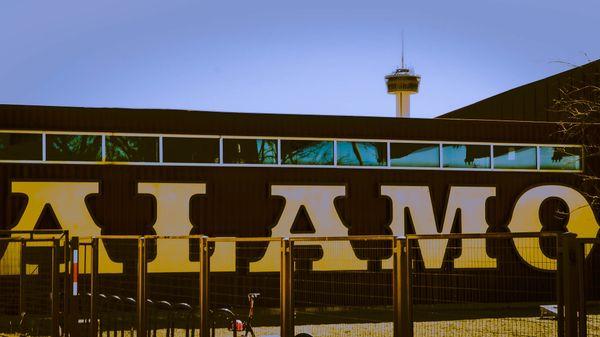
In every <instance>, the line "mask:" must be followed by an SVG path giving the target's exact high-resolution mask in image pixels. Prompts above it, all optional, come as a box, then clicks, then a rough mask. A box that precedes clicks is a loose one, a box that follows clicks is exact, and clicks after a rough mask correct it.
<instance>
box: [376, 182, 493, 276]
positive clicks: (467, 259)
mask: <svg viewBox="0 0 600 337" xmlns="http://www.w3.org/2000/svg"><path fill="white" fill-rule="evenodd" d="M381 195H385V196H388V197H389V198H390V199H391V200H392V222H391V224H390V228H391V229H392V232H393V233H394V235H398V236H403V235H405V233H406V224H405V223H404V210H405V209H406V210H408V211H409V212H410V214H411V216H412V220H413V223H414V227H415V233H416V234H449V233H450V230H451V227H452V222H453V220H454V217H455V215H456V211H457V210H458V209H460V210H461V223H462V230H463V233H485V232H486V230H487V227H488V224H487V222H486V219H485V202H486V200H487V199H488V198H490V197H493V196H495V195H496V189H495V188H494V187H454V186H453V187H451V188H450V196H449V197H448V204H447V206H446V213H445V214H444V221H443V223H442V231H441V232H440V233H438V231H437V226H436V220H435V215H434V213H433V203H432V200H431V194H430V191H429V188H428V187H426V186H381ZM447 245H448V240H441V239H440V240H437V239H436V240H419V248H420V250H421V255H422V256H423V263H424V264H425V268H428V269H429V268H431V269H439V268H441V267H442V263H443V260H444V254H445V253H446V247H447ZM389 263H390V261H386V262H385V265H386V266H387V265H388V264H389ZM454 267H455V268H495V267H496V259H493V258H490V257H489V256H488V255H487V252H486V250H485V240H484V239H469V240H463V242H462V250H461V256H460V257H459V258H457V259H456V260H454Z"/></svg>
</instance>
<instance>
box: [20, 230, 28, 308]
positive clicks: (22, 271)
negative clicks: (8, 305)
mask: <svg viewBox="0 0 600 337" xmlns="http://www.w3.org/2000/svg"><path fill="white" fill-rule="evenodd" d="M26 250H27V241H25V239H24V238H21V254H19V315H21V314H23V313H24V312H25V311H26V308H25V294H26V292H25V277H26V276H27V264H26V263H25V251H26Z"/></svg>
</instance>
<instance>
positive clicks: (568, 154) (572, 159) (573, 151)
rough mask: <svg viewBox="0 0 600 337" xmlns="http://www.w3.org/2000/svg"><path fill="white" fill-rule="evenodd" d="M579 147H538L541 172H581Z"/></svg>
mask: <svg viewBox="0 0 600 337" xmlns="http://www.w3.org/2000/svg"><path fill="white" fill-rule="evenodd" d="M581 156H582V151H581V148H580V147H557V146H540V168H541V169H542V170H581Z"/></svg>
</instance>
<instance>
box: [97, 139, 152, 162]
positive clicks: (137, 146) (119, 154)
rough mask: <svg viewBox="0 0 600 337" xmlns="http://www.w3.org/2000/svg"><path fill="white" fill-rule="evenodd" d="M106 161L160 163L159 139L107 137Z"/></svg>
mask: <svg viewBox="0 0 600 337" xmlns="http://www.w3.org/2000/svg"><path fill="white" fill-rule="evenodd" d="M106 160H107V161H129V162H158V138H156V137H133V136H107V137H106Z"/></svg>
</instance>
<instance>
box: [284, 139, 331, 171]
mask: <svg viewBox="0 0 600 337" xmlns="http://www.w3.org/2000/svg"><path fill="white" fill-rule="evenodd" d="M281 162H282V164H293V165H333V142H332V141H318V140H317V141H312V140H282V141H281Z"/></svg>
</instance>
